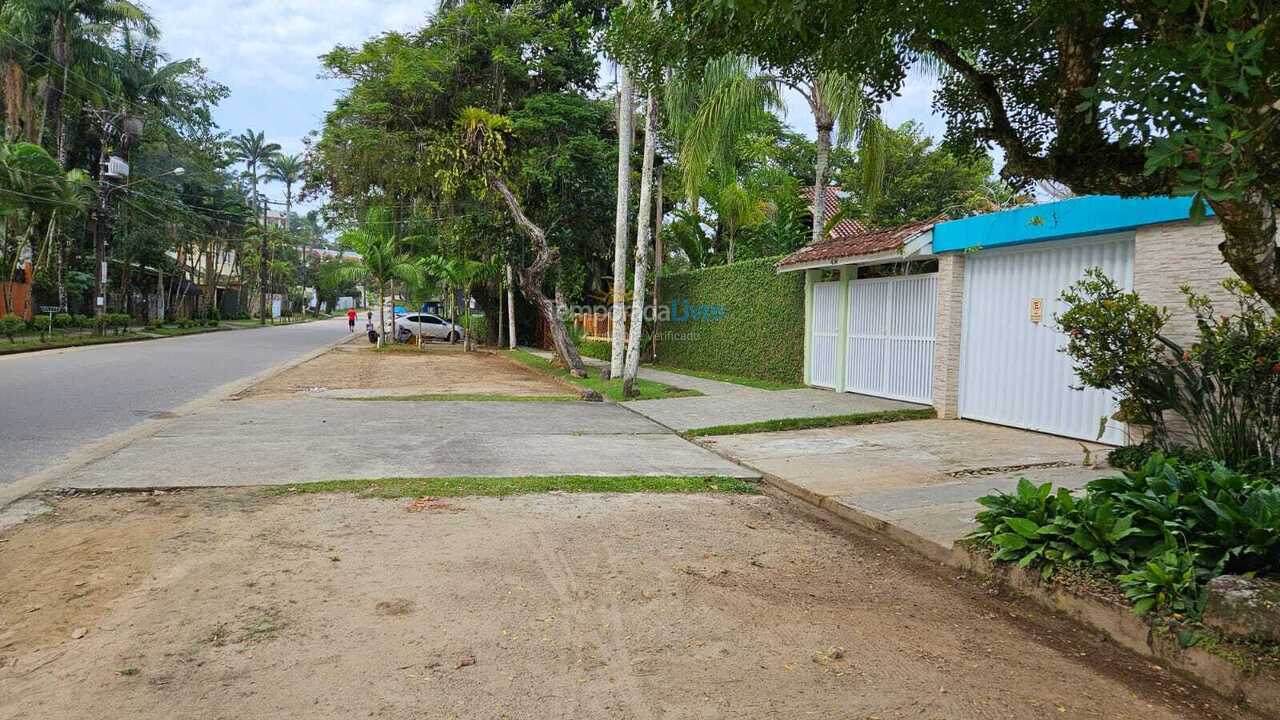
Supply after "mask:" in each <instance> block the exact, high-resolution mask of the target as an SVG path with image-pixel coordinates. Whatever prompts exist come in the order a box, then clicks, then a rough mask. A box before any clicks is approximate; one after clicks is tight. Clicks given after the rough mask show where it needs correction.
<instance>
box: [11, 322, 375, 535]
mask: <svg viewBox="0 0 1280 720" xmlns="http://www.w3.org/2000/svg"><path fill="white" fill-rule="evenodd" d="M355 337H362V336H356V335H347V334H344V335H343V336H342V337H340V338H338V339H337V340H335V341H333V342H329V343H326V344H324V345H322V346H320V347H319V348H316V349H315V350H310V351H308V352H306V353H304V354H302V355H299V356H297V357H294V358H290V359H289V360H285V361H284V362H280V363H276V364H275V365H273V366H271V367H269V368H267V369H266V370H263V371H262V372H260V373H257V374H256V375H251V376H249V377H247V378H240V379H238V380H233V381H231V382H229V383H226V384H225V385H221V386H219V387H216V388H214V389H213V390H210V391H209V392H207V393H205V394H204V395H201V396H200V397H198V398H195V399H193V400H189V401H187V402H186V403H184V404H182V405H180V406H178V407H176V408H174V409H173V410H172V411H171V414H169V415H167V416H166V417H164V418H158V419H151V420H144V421H143V422H141V423H139V424H137V425H135V426H133V427H131V428H128V429H126V430H122V431H120V432H118V433H115V434H113V435H108V436H107V437H105V438H103V439H101V440H99V441H98V442H96V443H93V444H91V445H88V446H85V447H81V448H78V449H76V450H73V451H72V452H71V453H70V454H69V455H68V456H67V458H66V459H65V460H63V461H62V462H60V463H58V464H56V465H54V466H52V467H48V468H45V469H44V470H41V471H39V472H37V473H35V474H34V475H28V476H26V477H24V478H19V479H18V480H15V481H13V482H11V483H9V484H7V485H4V486H0V513H3V512H5V511H7V509H8V508H9V507H10V506H11V505H12V504H13V503H15V502H17V501H19V500H22V499H23V498H25V497H27V496H29V495H31V494H33V493H37V492H40V491H42V490H47V489H49V488H50V487H53V486H54V485H55V484H56V483H57V481H58V480H60V479H62V478H63V477H65V476H67V475H69V474H71V473H73V472H75V471H77V470H79V469H81V468H83V467H86V466H88V465H90V464H92V463H94V462H97V461H98V460H101V459H102V458H105V457H107V456H109V455H111V454H113V453H115V452H118V451H119V450H122V449H123V448H125V447H127V446H129V445H131V444H133V443H134V442H137V441H138V440H141V439H143V438H146V437H150V436H152V435H154V434H156V433H157V432H159V431H160V430H161V429H163V428H164V427H165V426H166V425H168V424H169V423H170V422H173V421H174V420H176V419H178V418H181V417H185V416H187V415H191V414H192V413H195V412H198V411H200V410H202V409H204V408H206V407H209V406H210V405H213V404H215V403H218V402H221V401H223V400H228V399H231V398H234V397H235V396H236V395H239V394H241V393H243V392H244V391H245V390H248V389H249V388H251V387H253V386H254V385H257V384H259V383H261V382H263V381H265V380H267V379H269V378H272V377H274V376H276V375H279V374H280V373H283V372H286V371H288V370H291V369H293V368H295V367H297V366H299V365H301V364H303V363H305V362H307V361H308V360H312V359H315V358H317V357H319V356H321V355H323V354H325V353H327V352H329V351H330V350H332V349H334V348H335V347H338V346H339V345H342V344H343V343H348V342H351V341H352V339H354V338H355ZM165 339H168V338H165Z"/></svg>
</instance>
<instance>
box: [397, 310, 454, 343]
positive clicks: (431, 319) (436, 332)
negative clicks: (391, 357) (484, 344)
mask: <svg viewBox="0 0 1280 720" xmlns="http://www.w3.org/2000/svg"><path fill="white" fill-rule="evenodd" d="M418 335H422V338H423V339H424V340H448V341H449V342H458V340H460V339H461V338H462V327H461V326H459V325H458V324H457V323H451V322H449V321H448V320H443V319H441V318H439V317H437V316H435V315H430V314H427V313H409V314H408V315H402V316H400V317H398V318H396V339H397V340H399V341H400V342H408V341H410V340H412V339H414V338H416V337H417V336H418Z"/></svg>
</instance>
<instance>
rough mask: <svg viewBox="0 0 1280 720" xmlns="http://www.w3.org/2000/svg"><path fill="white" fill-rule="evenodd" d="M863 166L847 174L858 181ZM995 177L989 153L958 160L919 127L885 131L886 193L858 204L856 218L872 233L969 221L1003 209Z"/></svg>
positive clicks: (859, 199)
mask: <svg viewBox="0 0 1280 720" xmlns="http://www.w3.org/2000/svg"><path fill="white" fill-rule="evenodd" d="M860 166H861V161H860V160H859V161H855V163H854V164H853V165H852V166H851V167H850V168H848V170H847V172H848V173H849V174H850V175H857V174H859V173H860V172H861V167H860ZM994 173H995V170H994V168H993V165H992V162H991V158H990V156H988V155H987V154H986V153H978V154H972V155H957V154H956V153H953V152H951V151H949V150H947V149H946V148H940V147H936V146H935V145H934V141H933V139H932V138H929V137H927V136H926V135H925V134H924V131H923V129H922V128H921V126H920V125H919V124H918V123H915V122H906V123H903V124H902V125H901V126H899V127H897V128H895V129H889V130H887V131H886V133H885V145H884V184H883V190H882V192H881V195H880V196H879V197H878V198H865V197H857V198H855V200H854V203H855V205H856V206H857V208H856V209H857V213H856V214H857V216H858V218H859V219H860V220H861V221H862V222H863V223H864V224H867V225H869V226H873V227H891V226H894V225H901V224H903V223H907V222H914V221H917V220H929V219H931V218H936V217H939V216H945V217H952V218H955V217H964V216H966V215H970V214H972V213H974V212H977V211H980V210H985V209H988V208H990V207H992V206H993V205H1000V204H1002V203H1001V201H1000V200H999V199H998V198H997V197H996V196H995V193H994V192H993V191H995V190H997V189H998V188H994V187H993V186H992V181H991V177H992V176H993V175H994ZM845 186H846V187H857V183H856V182H851V183H845Z"/></svg>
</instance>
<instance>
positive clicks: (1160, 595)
mask: <svg viewBox="0 0 1280 720" xmlns="http://www.w3.org/2000/svg"><path fill="white" fill-rule="evenodd" d="M1199 574H1200V573H1199V570H1198V569H1197V567H1196V556H1195V554H1194V553H1185V552H1178V551H1177V550H1168V551H1166V552H1164V553H1162V554H1160V555H1158V556H1157V557H1155V558H1154V559H1152V560H1148V561H1147V562H1146V563H1145V564H1144V565H1143V566H1142V567H1141V568H1139V569H1138V570H1135V571H1134V572H1131V573H1125V574H1124V575H1120V576H1119V577H1117V578H1116V580H1118V581H1119V582H1120V587H1121V588H1122V589H1123V590H1124V594H1125V596H1126V597H1128V598H1129V601H1130V602H1132V603H1133V611H1134V612H1135V613H1137V614H1139V615H1145V614H1147V613H1148V612H1151V611H1152V610H1156V609H1164V610H1169V611H1171V612H1175V613H1181V614H1184V615H1191V616H1198V615H1199V614H1200V613H1201V611H1203V610H1204V600H1205V589H1204V587H1203V586H1202V584H1201V583H1200V581H1199Z"/></svg>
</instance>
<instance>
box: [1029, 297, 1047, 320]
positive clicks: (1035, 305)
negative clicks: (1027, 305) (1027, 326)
mask: <svg viewBox="0 0 1280 720" xmlns="http://www.w3.org/2000/svg"><path fill="white" fill-rule="evenodd" d="M1042 320H1044V298H1031V322H1033V323H1035V324H1037V325H1039V324H1040V321H1042Z"/></svg>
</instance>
